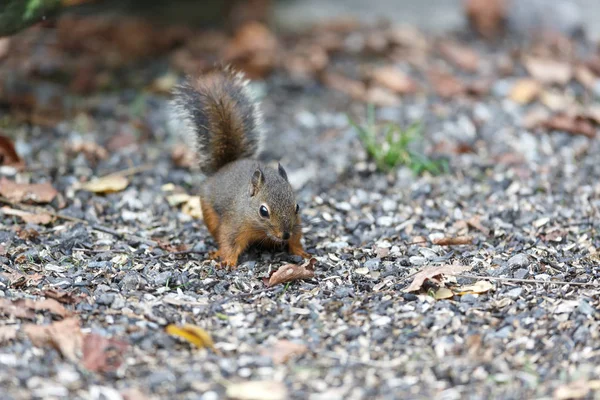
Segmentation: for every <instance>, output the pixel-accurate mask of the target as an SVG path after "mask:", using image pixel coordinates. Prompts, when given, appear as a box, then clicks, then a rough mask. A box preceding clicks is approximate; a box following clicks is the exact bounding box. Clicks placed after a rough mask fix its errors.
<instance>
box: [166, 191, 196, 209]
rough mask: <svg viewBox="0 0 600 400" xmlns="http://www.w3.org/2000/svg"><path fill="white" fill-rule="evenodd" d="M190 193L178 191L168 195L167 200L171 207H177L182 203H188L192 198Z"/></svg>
mask: <svg viewBox="0 0 600 400" xmlns="http://www.w3.org/2000/svg"><path fill="white" fill-rule="evenodd" d="M190 197H191V196H190V195H189V194H187V193H176V194H172V195H170V196H167V202H168V203H169V205H170V206H171V207H176V206H178V205H180V204H183V203H187V202H188V201H189V200H190Z"/></svg>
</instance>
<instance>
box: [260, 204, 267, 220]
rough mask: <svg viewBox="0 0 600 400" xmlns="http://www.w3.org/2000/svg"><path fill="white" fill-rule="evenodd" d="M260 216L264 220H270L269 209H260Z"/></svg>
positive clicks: (261, 207)
mask: <svg viewBox="0 0 600 400" xmlns="http://www.w3.org/2000/svg"><path fill="white" fill-rule="evenodd" d="M258 212H259V213H260V216H261V217H263V218H269V209H268V208H267V207H266V206H260V208H259V209H258Z"/></svg>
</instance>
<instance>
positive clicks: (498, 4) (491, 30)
mask: <svg viewBox="0 0 600 400" xmlns="http://www.w3.org/2000/svg"><path fill="white" fill-rule="evenodd" d="M507 3H508V2H507V0H465V1H464V9H465V14H466V15H467V19H468V20H469V23H470V24H471V26H472V27H473V28H474V29H475V31H476V32H477V33H479V34H480V35H481V36H483V37H484V38H486V39H492V38H494V37H496V36H497V35H499V34H500V33H502V30H503V29H504V26H505V23H506V17H507V13H508V4H507Z"/></svg>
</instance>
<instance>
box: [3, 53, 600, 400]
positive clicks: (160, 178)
mask: <svg viewBox="0 0 600 400" xmlns="http://www.w3.org/2000/svg"><path fill="white" fill-rule="evenodd" d="M469 43H470V44H471V45H473V46H474V47H475V48H477V49H478V51H479V52H480V54H481V58H482V59H491V58H493V57H496V56H499V55H503V54H507V48H508V47H503V45H500V46H496V47H494V48H489V47H486V46H483V45H482V44H481V43H479V42H478V41H471V42H469ZM586 51H590V50H589V49H588V50H586ZM356 59H358V56H357V57H356V58H355V57H354V56H348V57H346V58H344V59H338V60H336V61H335V62H339V65H340V68H344V66H346V65H348V63H352V62H353V61H356ZM151 68H152V67H151ZM515 75H523V71H521V70H519V69H517V70H516V72H515ZM417 76H418V74H417ZM513 83H514V78H513V77H511V76H509V77H500V78H497V79H495V80H494V81H493V83H492V84H491V89H490V92H489V94H487V95H483V96H475V97H465V96H452V97H450V98H440V97H438V96H436V95H433V94H431V93H428V94H426V95H415V96H407V97H405V98H403V99H402V101H401V103H400V104H399V105H394V106H387V107H379V108H378V110H377V113H378V114H377V115H378V116H379V118H381V119H391V120H395V121H398V122H400V123H402V124H405V123H408V122H411V121H415V120H417V119H419V120H422V121H423V123H424V126H425V139H426V144H425V146H426V147H427V148H437V149H439V148H441V147H440V146H442V145H444V146H446V148H447V146H450V147H452V146H453V145H456V144H464V145H468V147H469V148H470V149H471V150H470V151H464V152H462V151H461V152H453V151H450V152H448V158H449V163H450V167H451V172H450V173H448V174H444V175H440V176H431V175H427V174H426V175H422V176H415V175H413V174H412V172H411V171H410V170H409V169H408V168H405V167H401V168H399V169H397V170H394V171H393V172H391V173H388V174H384V173H380V172H375V171H374V168H373V165H372V163H370V162H369V161H368V159H367V156H366V154H365V152H364V150H363V149H362V146H361V144H360V142H359V140H358V138H357V136H356V132H355V131H354V130H353V129H352V128H351V127H349V126H348V121H347V114H351V115H354V116H362V115H364V114H363V113H364V110H365V107H364V104H362V103H361V102H356V101H352V100H350V99H349V97H348V95H346V94H343V93H340V92H336V91H334V90H331V89H329V88H327V87H325V86H323V85H316V84H314V83H306V82H301V83H298V82H296V81H290V79H289V77H288V76H287V75H286V74H284V73H281V72H276V73H274V74H272V75H270V76H269V77H268V78H266V79H265V80H264V81H261V82H256V83H255V88H256V89H258V90H259V91H260V92H261V93H263V97H264V111H265V118H266V124H267V128H268V136H269V137H268V140H267V141H266V143H267V146H266V147H267V148H266V151H265V153H264V154H263V156H262V157H263V158H264V159H265V160H266V161H269V162H273V161H281V163H282V164H283V165H285V166H286V168H287V170H288V174H289V177H290V180H291V181H292V183H293V184H294V185H295V186H296V188H297V190H298V198H299V203H300V205H301V210H302V211H301V213H302V216H303V219H304V221H305V228H304V235H305V242H306V249H307V251H308V252H310V253H311V254H313V255H314V256H315V258H316V259H317V260H318V262H317V265H316V274H315V278H314V279H310V280H305V281H296V282H293V283H291V284H289V285H279V286H275V287H273V288H266V286H265V283H264V282H263V278H265V277H268V276H269V274H270V272H271V271H273V270H275V269H277V268H278V267H280V266H281V265H283V264H285V263H288V262H295V261H298V260H294V258H293V257H290V256H288V255H286V254H272V253H261V252H258V251H255V250H253V251H250V252H249V253H247V254H246V255H245V256H244V257H242V259H241V261H242V264H241V265H240V267H239V268H238V269H237V270H235V271H226V270H222V269H218V268H217V266H216V264H215V262H214V261H211V260H209V259H208V252H210V251H212V250H215V243H214V241H213V240H212V238H210V236H209V234H208V232H207V230H206V228H205V227H204V225H203V223H202V221H201V220H200V219H197V218H193V217H191V216H190V215H188V214H187V213H185V212H183V211H182V208H181V207H178V206H173V205H171V204H169V202H168V200H167V199H168V197H169V196H170V195H171V194H172V192H174V191H177V190H180V191H181V192H184V193H188V194H191V195H193V194H195V193H197V191H198V187H199V184H200V182H201V181H202V177H201V176H200V175H198V174H197V173H195V172H194V171H193V170H190V169H189V168H185V167H178V166H177V165H175V163H174V162H173V159H172V150H171V149H172V147H173V145H175V144H176V143H177V142H178V139H177V137H176V136H175V135H173V134H171V133H170V131H169V130H168V129H167V128H166V126H167V124H166V118H167V111H166V110H167V107H166V101H167V98H166V97H165V96H163V95H156V94H145V95H144V96H140V95H139V93H137V92H136V91H135V90H123V91H117V92H113V93H106V92H103V93H93V94H91V95H90V96H88V98H87V99H86V101H87V102H88V103H89V104H90V106H89V109H88V110H89V112H87V113H81V114H78V115H76V116H74V117H73V118H65V119H64V120H63V121H61V122H60V123H59V124H58V125H55V126H52V127H45V126H43V125H35V124H33V125H25V124H23V125H17V126H15V125H10V126H11V131H12V132H13V133H14V134H15V136H16V138H17V140H16V145H17V146H16V147H17V150H18V152H19V153H20V154H21V155H22V156H23V158H24V159H25V162H26V164H27V165H28V166H29V168H28V169H26V170H25V171H21V172H17V171H15V169H14V168H11V167H2V169H1V170H0V172H1V173H2V175H3V176H7V177H9V178H10V179H17V180H19V181H21V182H25V181H31V182H38V183H39V182H51V183H52V185H53V186H54V187H55V188H56V189H57V190H58V192H59V196H58V200H56V199H55V200H54V203H52V204H51V207H52V208H53V209H54V208H57V209H58V208H60V209H58V211H59V212H60V213H61V214H62V215H65V216H70V217H73V218H79V219H85V220H86V221H88V223H82V222H77V221H73V220H64V219H58V220H56V221H55V222H53V223H51V224H49V225H36V224H24V223H23V222H22V221H21V220H20V219H18V218H16V217H14V216H9V215H6V214H5V215H0V271H3V272H0V300H6V299H10V300H16V299H34V300H39V301H41V300H42V299H44V298H56V299H58V301H59V302H60V303H61V304H62V306H63V307H64V309H63V310H67V313H68V315H67V314H66V313H65V312H64V311H63V310H61V309H58V310H56V309H54V310H53V309H44V307H41V309H39V308H38V309H36V310H35V311H34V310H33V309H35V307H34V306H31V305H29V306H27V305H24V303H18V306H16V307H17V308H16V309H11V308H10V307H8V306H7V305H6V303H4V304H3V303H0V315H4V318H3V319H2V320H1V321H0V327H3V328H5V329H6V327H13V328H14V327H18V328H19V329H18V330H17V332H16V334H15V335H16V336H15V337H14V338H12V337H8V336H6V337H4V338H3V334H5V335H8V334H7V333H5V332H7V331H2V330H0V387H2V392H1V393H0V398H1V399H28V398H83V399H101V398H103V399H118V398H121V397H124V398H126V399H140V398H183V399H192V398H193V399H196V398H198V399H205V400H209V399H218V398H226V397H231V398H242V399H244V398H258V399H269V398H274V399H284V398H294V399H296V398H297V399H303V398H310V399H315V400H316V399H341V398H344V399H346V398H347V399H373V398H380V399H393V398H414V399H420V398H423V399H425V398H441V399H459V398H461V399H462V398H470V399H471V398H472V399H485V398H503V399H522V398H552V397H554V398H573V397H587V398H596V399H598V398H600V381H598V378H599V377H600V322H599V317H600V311H599V310H598V309H599V306H600V270H599V268H598V261H599V259H600V258H599V256H598V253H597V250H596V249H597V248H598V247H600V238H599V235H598V233H599V225H598V210H599V208H600V183H599V182H600V180H599V178H600V163H599V159H598V154H600V144H599V143H598V140H597V139H593V138H588V137H585V136H580V135H569V134H567V133H565V132H557V131H552V132H548V131H540V130H532V129H525V128H524V127H523V126H522V119H523V117H524V115H525V114H526V113H527V112H529V111H531V109H533V108H535V107H537V106H539V104H533V105H528V106H525V105H519V104H517V103H515V102H511V101H509V100H508V99H507V92H508V91H509V89H510V87H511V85H512V84H513ZM577 85H578V84H577V83H572V84H571V86H568V87H567V88H566V89H565V92H567V93H577V92H578V91H580V90H581V89H580V88H579V86H577ZM593 101H594V100H593V97H591V98H588V100H587V101H585V100H584V101H583V103H584V104H591V103H593ZM140 104H141V106H140ZM134 114H135V115H141V116H142V118H141V120H142V121H144V124H145V125H143V126H142V128H140V126H139V121H140V119H139V118H134V117H132V115H134ZM8 117H10V115H8V116H7V118H8ZM595 130H597V126H596V128H595ZM147 131H149V132H150V133H147ZM114 137H116V138H120V140H121V141H120V142H119V141H116V140H112V143H110V142H111V138H114ZM127 138H129V139H127ZM131 138H133V139H131ZM77 141H83V142H95V143H100V144H103V145H104V146H105V147H106V148H108V149H109V154H108V157H107V158H105V159H104V160H100V161H97V160H93V159H91V158H90V157H86V156H85V155H84V154H83V153H82V152H79V153H77V152H75V153H73V152H68V151H67V150H66V149H67V148H69V146H71V144H72V143H76V142H77ZM442 147H443V146H442ZM140 166H141V167H140ZM148 166H150V167H148ZM132 167H140V168H138V169H137V170H136V171H130V172H131V174H130V175H129V179H130V183H129V185H128V187H127V188H126V189H125V190H123V191H118V192H116V193H112V194H106V195H100V194H92V193H89V192H86V191H81V190H75V189H73V187H74V184H75V183H76V182H78V181H82V180H85V179H88V178H91V177H92V176H102V175H106V174H108V173H112V172H115V171H123V170H126V169H128V168H132ZM60 203H62V204H60ZM63 206H64V207H63ZM462 235H471V236H473V238H474V240H473V244H469V245H459V246H438V245H434V244H432V241H433V240H435V239H436V238H439V237H454V236H462ZM157 243H159V244H158V245H157ZM186 249H187V250H194V252H193V253H192V252H189V253H184V254H177V253H175V254H173V252H176V251H178V250H186ZM446 264H460V265H463V266H468V267H470V268H471V269H470V271H468V272H466V273H464V274H463V275H462V276H457V277H454V278H453V277H447V279H446V281H445V282H446V283H445V285H446V286H448V287H452V285H453V284H454V286H462V285H468V284H472V283H475V282H476V281H479V280H486V281H487V282H490V283H491V284H492V288H491V289H490V290H485V291H484V293H480V294H476V293H472V291H471V292H469V291H467V293H464V294H456V295H454V296H453V297H451V298H448V299H439V300H436V298H435V293H436V291H437V285H436V283H435V281H428V283H426V284H425V285H424V288H423V290H421V291H417V292H410V293H409V292H406V291H405V289H406V288H407V287H408V285H409V284H410V283H411V281H412V280H413V277H414V275H415V274H416V273H417V272H419V271H422V270H423V269H425V268H428V267H432V266H438V265H446ZM20 274H25V275H27V277H25V278H19V277H20ZM467 274H468V275H467ZM465 275H467V276H471V277H467V276H465ZM15 277H17V278H19V279H16V278H15ZM551 282H552V283H551ZM12 304H13V305H14V304H17V303H12ZM53 304H54V303H53ZM27 308H29V310H27ZM17 310H20V312H18V311H17ZM23 310H25V311H28V312H24V311H23ZM72 315H74V316H75V317H72ZM70 316H71V318H78V320H79V323H80V326H81V332H82V333H83V334H86V335H96V336H95V337H102V338H113V339H115V341H116V342H115V343H113V344H112V347H113V349H112V351H113V353H114V354H113V353H111V359H110V360H109V361H105V362H104V363H100V364H102V365H105V364H106V365H109V366H112V367H110V368H109V367H106V365H105V367H106V368H105V369H106V370H105V371H100V372H91V371H90V369H93V368H90V367H89V365H88V368H86V367H85V366H83V365H82V363H81V362H80V361H78V357H69V355H68V354H65V353H68V352H66V351H65V346H67V347H68V345H67V344H65V342H63V341H66V342H70V341H71V340H72V341H75V340H78V339H77V337H78V336H77V335H73V336H69V332H73V331H70V330H68V329H67V328H65V327H64V326H59V327H58V328H57V331H56V332H54V331H52V332H50V334H49V335H48V336H50V337H51V338H54V339H50V342H51V343H50V344H51V345H47V343H46V345H44V342H43V340H42V344H40V343H36V342H35V338H34V336H32V334H29V333H28V331H27V330H26V326H30V325H31V324H35V325H38V326H41V325H45V324H50V323H52V322H54V324H56V323H57V322H60V321H61V320H62V319H63V318H64V317H70ZM182 323H189V324H194V325H196V326H199V327H201V328H203V329H204V330H205V331H206V332H208V333H209V334H210V335H211V336H212V339H213V340H214V343H215V348H216V351H213V350H209V349H198V348H195V347H194V346H192V345H190V344H189V343H188V342H185V341H183V340H181V339H179V338H176V337H173V336H171V335H169V334H167V333H166V332H165V327H166V326H167V325H168V324H182ZM65 332H66V334H65ZM65 335H66V339H65ZM61 338H62V339H61ZM287 341H289V342H292V343H294V344H296V345H298V346H296V347H294V349H295V351H296V352H297V353H298V354H297V355H295V356H294V355H290V351H289V348H290V346H291V345H290V343H289V342H287ZM46 342H48V341H46ZM53 347H55V348H53ZM92 347H94V346H92ZM115 349H116V350H115ZM84 352H85V351H84ZM282 357H283V358H284V360H281V358H282ZM98 368H99V367H97V366H96V369H98ZM248 382H258V383H256V386H255V387H249V386H247V385H248ZM244 385H246V386H244ZM236 390H238V391H239V390H241V391H242V392H243V393H242V394H236V393H235V391H236ZM252 393H253V394H254V397H248V396H250V394H252Z"/></svg>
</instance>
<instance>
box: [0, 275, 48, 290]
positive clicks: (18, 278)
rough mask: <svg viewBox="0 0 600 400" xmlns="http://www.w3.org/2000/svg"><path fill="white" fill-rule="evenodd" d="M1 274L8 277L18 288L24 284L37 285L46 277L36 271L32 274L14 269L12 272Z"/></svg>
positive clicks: (10, 282) (11, 284)
mask: <svg viewBox="0 0 600 400" xmlns="http://www.w3.org/2000/svg"><path fill="white" fill-rule="evenodd" d="M0 276H3V277H5V278H6V279H8V281H9V284H10V286H11V287H14V288H18V287H23V286H25V287H26V286H35V285H37V284H38V283H40V282H41V281H42V279H44V275H42V274H39V273H35V274H31V275H27V274H23V273H21V272H18V271H14V272H11V273H4V272H2V273H0Z"/></svg>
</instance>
